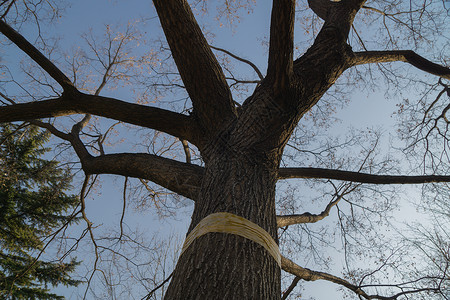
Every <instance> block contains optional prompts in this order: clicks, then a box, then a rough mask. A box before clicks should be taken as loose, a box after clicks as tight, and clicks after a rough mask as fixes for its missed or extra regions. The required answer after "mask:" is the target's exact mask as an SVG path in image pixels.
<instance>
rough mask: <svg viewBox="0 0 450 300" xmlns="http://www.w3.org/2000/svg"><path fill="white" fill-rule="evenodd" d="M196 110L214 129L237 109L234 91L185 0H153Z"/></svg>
mask: <svg viewBox="0 0 450 300" xmlns="http://www.w3.org/2000/svg"><path fill="white" fill-rule="evenodd" d="M153 3H154V5H155V8H156V11H157V13H158V16H159V20H160V22H161V25H162V28H163V30H164V34H165V36H166V39H167V42H168V43H169V46H170V50H171V51H172V55H173V58H174V60H175V63H176V65H177V68H178V71H179V73H180V76H181V78H182V80H183V83H184V86H185V87H186V90H187V92H188V94H189V97H190V98H191V101H192V104H193V108H194V113H195V114H196V116H197V118H198V119H199V121H200V124H201V125H202V127H203V128H205V129H207V130H208V131H210V132H212V133H214V132H216V130H217V129H218V128H219V127H220V126H221V125H222V124H223V121H224V120H227V119H229V118H232V117H233V116H234V115H235V114H236V112H235V108H234V104H233V99H232V95H231V92H230V89H229V87H228V84H227V82H226V79H225V75H224V74H223V71H222V68H221V67H220V65H219V63H218V61H217V59H216V57H215V56H214V54H213V53H212V50H211V48H210V47H209V45H208V43H207V41H206V39H205V37H204V35H203V33H202V31H201V29H200V27H199V25H198V24H197V21H196V20H195V17H194V15H193V13H192V11H191V8H190V6H189V4H188V2H187V1H186V0H154V1H153Z"/></svg>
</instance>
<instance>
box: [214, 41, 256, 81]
mask: <svg viewBox="0 0 450 300" xmlns="http://www.w3.org/2000/svg"><path fill="white" fill-rule="evenodd" d="M209 46H210V47H211V48H212V49H214V50H217V51H220V52H223V53H225V54H228V55H229V56H231V57H232V58H234V59H236V60H239V61H242V62H243V63H246V64H248V65H249V66H250V67H252V68H253V70H254V71H255V72H256V74H257V75H258V77H259V79H261V80H263V79H264V76H263V74H262V73H261V71H260V70H259V69H258V67H257V66H256V65H255V64H254V63H252V62H251V61H249V60H248V59H245V58H242V57H239V56H237V55H236V54H233V53H231V52H230V51H228V50H225V49H222V48H219V47H215V46H212V45H209Z"/></svg>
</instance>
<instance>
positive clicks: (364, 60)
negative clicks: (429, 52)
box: [353, 50, 450, 80]
mask: <svg viewBox="0 0 450 300" xmlns="http://www.w3.org/2000/svg"><path fill="white" fill-rule="evenodd" d="M395 61H402V62H407V63H409V64H411V65H413V66H414V67H416V68H418V69H420V70H422V71H425V72H427V73H430V74H433V75H436V76H440V77H442V78H445V79H449V80H450V68H448V67H444V66H441V65H439V64H436V63H433V62H431V61H429V60H427V59H426V58H424V57H422V56H420V55H418V54H417V53H415V52H414V51H411V50H392V51H364V52H355V58H354V59H353V65H355V66H356V65H362V64H370V63H384V62H395Z"/></svg>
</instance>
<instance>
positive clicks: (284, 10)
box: [267, 0, 295, 90]
mask: <svg viewBox="0 0 450 300" xmlns="http://www.w3.org/2000/svg"><path fill="white" fill-rule="evenodd" d="M294 20H295V0H274V1H273V7H272V19H271V23H270V44H269V63H268V67H267V80H269V82H271V83H272V84H273V86H274V89H275V90H277V89H280V88H284V87H287V86H288V84H289V83H290V82H289V81H290V77H291V76H292V73H293V51H294V50H293V49H294Z"/></svg>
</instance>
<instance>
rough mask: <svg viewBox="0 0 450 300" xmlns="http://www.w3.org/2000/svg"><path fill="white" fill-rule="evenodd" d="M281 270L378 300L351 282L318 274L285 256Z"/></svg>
mask: <svg viewBox="0 0 450 300" xmlns="http://www.w3.org/2000/svg"><path fill="white" fill-rule="evenodd" d="M281 268H282V269H283V270H284V271H286V272H288V273H291V274H293V275H295V276H298V277H300V278H301V279H303V280H306V281H316V280H327V281H331V282H334V283H337V284H339V285H342V286H344V287H346V288H348V289H350V290H352V291H353V292H355V293H356V294H357V295H360V296H362V297H364V298H366V299H376V298H371V297H370V296H369V295H367V294H366V293H365V292H363V291H362V290H361V289H360V288H359V287H357V286H356V285H353V284H351V283H350V282H348V281H346V280H344V279H342V278H340V277H337V276H334V275H331V274H327V273H324V272H317V271H312V270H310V269H306V268H302V267H300V266H299V265H297V264H296V263H294V262H293V261H291V260H290V259H288V258H286V257H284V256H281ZM378 299H384V298H378ZM386 299H387V298H386Z"/></svg>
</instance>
